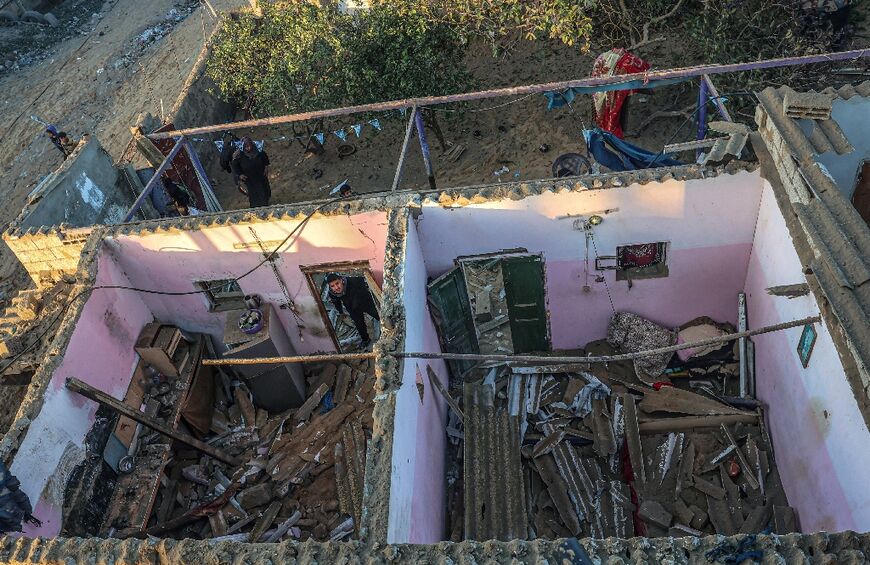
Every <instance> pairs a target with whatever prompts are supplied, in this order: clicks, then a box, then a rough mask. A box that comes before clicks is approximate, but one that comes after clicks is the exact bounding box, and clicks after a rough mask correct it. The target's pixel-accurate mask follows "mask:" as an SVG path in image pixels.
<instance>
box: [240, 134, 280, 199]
mask: <svg viewBox="0 0 870 565" xmlns="http://www.w3.org/2000/svg"><path fill="white" fill-rule="evenodd" d="M230 166H231V167H232V169H233V179H234V180H235V181H236V185H238V187H239V190H240V191H242V193H243V194H247V195H248V202H249V204H250V205H251V208H257V207H259V206H268V205H269V198H270V197H271V196H272V189H271V187H270V186H269V156H268V155H266V152H265V151H260V150H259V149H257V146H256V145H254V142H253V141H251V138H250V137H248V136H245V137H243V138H242V149H241V150H239V151H236V152H235V153H234V154H233V161H232V163H231V164H230Z"/></svg>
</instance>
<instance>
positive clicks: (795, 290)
mask: <svg viewBox="0 0 870 565" xmlns="http://www.w3.org/2000/svg"><path fill="white" fill-rule="evenodd" d="M764 290H765V292H767V294H769V295H771V296H785V297H786V298H797V297H799V296H806V295H807V294H809V293H810V285H808V284H807V283H798V284H785V285H780V286H771V287H769V288H766V289H764Z"/></svg>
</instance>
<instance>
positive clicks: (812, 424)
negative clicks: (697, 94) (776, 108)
mask: <svg viewBox="0 0 870 565" xmlns="http://www.w3.org/2000/svg"><path fill="white" fill-rule="evenodd" d="M805 281H806V279H805V277H804V275H803V272H802V268H801V263H800V260H799V259H798V256H797V253H796V252H795V250H794V247H793V246H792V241H791V239H790V236H789V233H788V230H787V228H786V225H785V220H784V219H783V217H782V214H781V213H780V211H779V208H778V206H777V204H776V201H775V199H774V195H773V191H772V189H771V187H770V185H768V184H767V183H766V182H765V186H764V191H763V194H762V199H761V207H760V212H759V215H758V225H757V229H756V233H755V239H754V244H753V248H752V254H751V256H750V261H749V270H748V272H747V276H746V285H745V287H746V293H747V310H748V315H749V327H750V328H757V327H762V326H766V325H770V324H776V323H779V322H784V321H789V320H794V319H800V318H804V317H807V316H812V315H817V314H818V313H819V307H818V304H817V303H816V300H815V298H814V297H813V296H812V295H807V296H803V297H799V298H794V299H788V298H784V297H773V296H770V295H769V294H767V293H766V292H765V289H766V288H768V287H770V286H775V285H784V284H795V283H800V282H805ZM815 329H816V330H817V332H818V338H817V341H816V344H815V347H814V348H813V353H812V357H811V358H810V362H809V366H808V367H807V368H804V367H803V366H802V365H801V363H800V360H799V358H798V355H797V350H796V348H797V344H798V341H799V339H800V335H801V331H802V329H801V328H794V329H790V330H786V331H782V332H776V333H770V334H764V335H760V336H756V337H755V338H753V340H754V342H755V344H756V347H755V351H756V361H755V364H756V390H757V395H758V398H759V399H761V400H762V401H764V402H766V403H767V405H768V406H769V408H768V411H767V417H768V424H769V432H770V435H771V438H772V441H773V445H774V450H775V452H776V462H777V467H778V468H779V474H780V477H781V478H782V481H783V485H784V487H785V491H786V495H787V496H788V500H789V503H790V504H791V505H792V506H794V507H795V508H796V510H797V513H798V516H799V520H800V525H801V529H802V531H804V532H818V531H829V532H834V531H843V530H857V531H862V532H863V531H868V530H870V489H868V488H867V484H868V483H870V433H868V431H867V427H866V425H865V423H864V419H863V417H862V416H861V413H860V411H859V409H858V404H857V402H856V401H855V396H854V394H853V392H852V388H851V387H850V386H849V383H848V381H847V380H846V375H845V373H844V371H843V368H842V365H841V363H840V359H839V357H838V355H837V351H836V349H835V346H834V343H833V341H832V339H831V335H830V334H829V333H828V331H827V326H826V325H825V323H820V324H815Z"/></svg>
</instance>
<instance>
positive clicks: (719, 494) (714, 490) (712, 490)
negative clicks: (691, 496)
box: [692, 475, 725, 500]
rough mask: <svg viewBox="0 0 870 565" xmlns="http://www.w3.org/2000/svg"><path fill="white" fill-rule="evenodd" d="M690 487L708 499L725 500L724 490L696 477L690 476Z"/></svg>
mask: <svg viewBox="0 0 870 565" xmlns="http://www.w3.org/2000/svg"><path fill="white" fill-rule="evenodd" d="M692 486H694V487H695V488H696V489H698V490H699V491H701V492H703V493H704V494H706V495H707V496H708V497H711V498H714V499H716V500H724V499H725V489H724V488H722V487H721V486H719V485H716V484H714V483H712V482H710V481H708V480H706V479H704V478H702V477H699V476H698V475H692Z"/></svg>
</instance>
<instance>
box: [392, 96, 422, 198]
mask: <svg viewBox="0 0 870 565" xmlns="http://www.w3.org/2000/svg"><path fill="white" fill-rule="evenodd" d="M416 115H417V107H416V106H414V108H413V109H412V110H411V117H410V118H409V119H408V128H407V129H406V130H405V141H403V142H402V152H401V153H399V164H398V165H396V176H395V177H393V188H392V191H393V192H396V189H398V188H399V181H401V180H402V169H404V168H405V157H406V156H407V155H408V144H410V143H411V133H412V132H413V131H414V122H415V117H416Z"/></svg>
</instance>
